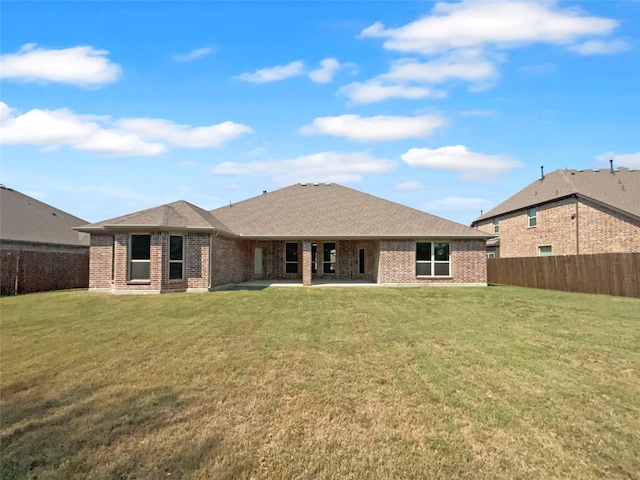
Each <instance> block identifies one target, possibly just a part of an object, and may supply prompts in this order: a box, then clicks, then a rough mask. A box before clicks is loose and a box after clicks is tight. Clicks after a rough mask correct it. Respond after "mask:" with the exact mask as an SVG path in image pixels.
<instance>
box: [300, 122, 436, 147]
mask: <svg viewBox="0 0 640 480" xmlns="http://www.w3.org/2000/svg"><path fill="white" fill-rule="evenodd" d="M445 124H446V121H445V119H444V118H443V117H441V116H438V115H424V116H420V117H401V116H385V115H377V116H375V117H360V116H359V115H340V116H337V117H318V118H315V119H314V120H313V123H312V124H311V125H306V126H304V127H302V128H301V129H300V131H301V133H303V134H305V135H332V136H335V137H345V138H349V139H351V140H357V141H359V142H384V141H388V140H400V139H404V138H421V137H426V136H428V135H430V134H431V132H432V131H433V130H434V129H436V128H438V127H441V126H443V125H445Z"/></svg>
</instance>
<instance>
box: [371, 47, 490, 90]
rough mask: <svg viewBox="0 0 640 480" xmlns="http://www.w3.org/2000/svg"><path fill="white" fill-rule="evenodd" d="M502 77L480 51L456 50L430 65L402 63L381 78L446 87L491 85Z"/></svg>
mask: <svg viewBox="0 0 640 480" xmlns="http://www.w3.org/2000/svg"><path fill="white" fill-rule="evenodd" d="M498 76H499V74H498V70H497V68H496V67H495V65H494V64H493V63H492V62H491V61H489V60H488V59H487V58H485V57H484V56H483V54H482V52H480V51H479V50H476V49H468V50H456V51H454V52H451V53H449V54H447V55H444V56H442V57H440V58H438V59H436V60H433V61H430V62H419V61H416V60H408V59H403V60H398V61H396V62H394V63H393V64H392V66H391V70H390V71H389V72H388V73H385V74H383V75H380V78H382V79H385V80H391V81H395V82H410V81H415V82H421V83H442V82H446V81H449V80H458V79H459V80H465V81H468V82H487V81H490V80H494V79H496V78H497V77H498Z"/></svg>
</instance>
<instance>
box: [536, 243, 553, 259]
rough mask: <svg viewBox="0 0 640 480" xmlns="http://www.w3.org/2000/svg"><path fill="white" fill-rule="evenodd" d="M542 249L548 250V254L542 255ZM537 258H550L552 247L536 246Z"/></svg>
mask: <svg viewBox="0 0 640 480" xmlns="http://www.w3.org/2000/svg"><path fill="white" fill-rule="evenodd" d="M543 248H548V249H549V251H548V253H547V252H545V254H543V252H542V249H543ZM538 256H539V257H552V256H553V245H538Z"/></svg>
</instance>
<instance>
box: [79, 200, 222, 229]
mask: <svg viewBox="0 0 640 480" xmlns="http://www.w3.org/2000/svg"><path fill="white" fill-rule="evenodd" d="M136 228H142V229H145V228H156V229H160V230H166V229H171V230H192V231H218V232H221V233H225V234H228V235H234V234H233V232H232V231H231V230H230V229H229V228H228V227H227V226H226V225H224V224H223V223H222V222H221V221H220V220H218V219H217V218H215V217H214V216H213V215H212V214H211V213H210V212H208V211H206V210H204V209H202V208H200V207H197V206H195V205H193V204H192V203H189V202H185V201H184V200H178V201H177V202H173V203H169V204H166V205H160V206H159V207H154V208H149V209H147V210H142V211H140V212H134V213H130V214H128V215H122V216H121V217H116V218H111V219H109V220H104V221H102V222H97V223H92V224H90V225H83V226H82V227H80V228H77V230H80V231H82V232H94V231H100V230H117V229H127V230H131V229H136Z"/></svg>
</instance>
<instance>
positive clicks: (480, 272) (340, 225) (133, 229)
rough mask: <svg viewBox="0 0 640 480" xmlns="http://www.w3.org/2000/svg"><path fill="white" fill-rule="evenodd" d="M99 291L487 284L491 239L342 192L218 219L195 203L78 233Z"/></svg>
mask: <svg viewBox="0 0 640 480" xmlns="http://www.w3.org/2000/svg"><path fill="white" fill-rule="evenodd" d="M78 230H79V231H83V232H87V233H90V234H91V266H90V281H89V288H90V290H92V291H110V292H114V293H160V292H169V291H209V290H212V289H216V288H222V287H225V286H227V285H232V284H237V283H241V282H245V281H250V280H258V279H262V280H291V281H300V282H301V283H302V284H303V285H307V286H308V285H311V284H312V283H313V282H314V281H317V280H320V279H322V280H326V279H329V280H337V281H351V280H353V281H366V282H372V283H378V284H422V285H486V284H487V279H486V258H485V241H486V239H487V238H489V237H490V236H491V235H489V234H486V233H484V232H481V231H478V230H476V229H473V228H470V227H467V226H464V225H461V224H458V223H455V222H451V221H449V220H445V219H443V218H439V217H436V216H433V215H430V214H428V213H425V212H421V211H418V210H414V209H412V208H409V207H406V206H403V205H399V204H397V203H393V202H390V201H387V200H384V199H382V198H378V197H374V196H372V195H368V194H365V193H362V192H359V191H357V190H353V189H351V188H347V187H343V186H340V185H336V184H305V183H302V184H296V185H292V186H289V187H286V188H282V189H280V190H276V191H273V192H269V193H267V192H264V193H263V194H262V195H259V196H257V197H254V198H250V199H248V200H244V201H241V202H238V203H234V204H230V205H229V206H225V207H222V208H218V209H216V210H212V211H206V210H203V209H201V208H199V207H197V206H195V205H193V204H190V203H188V202H185V201H178V202H174V203H171V204H168V205H162V206H159V207H155V208H151V209H149V210H144V211H141V212H136V213H132V214H129V215H124V216H122V217H118V218H114V219H111V220H105V221H103V222H98V223H94V224H90V225H85V226H83V227H80V228H78Z"/></svg>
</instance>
